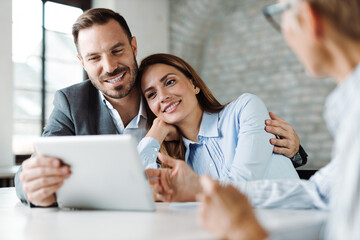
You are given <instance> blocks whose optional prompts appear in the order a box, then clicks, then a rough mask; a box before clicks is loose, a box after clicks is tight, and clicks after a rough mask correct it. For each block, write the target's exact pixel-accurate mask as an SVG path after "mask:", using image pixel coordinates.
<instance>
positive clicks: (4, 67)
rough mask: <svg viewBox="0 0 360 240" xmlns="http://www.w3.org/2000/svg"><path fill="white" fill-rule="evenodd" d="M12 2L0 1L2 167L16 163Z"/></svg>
mask: <svg viewBox="0 0 360 240" xmlns="http://www.w3.org/2000/svg"><path fill="white" fill-rule="evenodd" d="M11 2H12V1H11V0H2V1H0V33H1V35H0V36H1V37H0V53H1V54H0V76H1V79H0V111H1V120H0V167H4V166H11V165H13V163H14V157H13V155H12V149H11V145H12V133H13V124H12V120H13V119H12V118H13V110H12V107H13V69H12V68H13V66H12V59H11V24H12V18H11Z"/></svg>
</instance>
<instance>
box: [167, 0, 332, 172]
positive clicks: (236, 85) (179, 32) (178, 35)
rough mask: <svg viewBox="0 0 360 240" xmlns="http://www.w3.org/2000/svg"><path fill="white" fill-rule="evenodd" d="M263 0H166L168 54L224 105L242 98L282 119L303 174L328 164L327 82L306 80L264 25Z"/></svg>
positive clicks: (277, 36) (279, 38) (329, 83)
mask: <svg viewBox="0 0 360 240" xmlns="http://www.w3.org/2000/svg"><path fill="white" fill-rule="evenodd" d="M273 2H275V1H267V0H181V1H179V0H170V11H169V13H170V51H171V52H172V53H173V54H175V55H178V56H180V57H182V58H184V59H185V60H186V61H188V62H189V63H190V64H191V65H192V66H193V67H194V68H195V69H196V70H197V71H198V73H199V74H200V76H201V77H202V78H203V80H204V81H205V82H206V84H207V85H208V86H209V87H210V89H211V90H212V91H213V93H214V95H215V96H216V97H217V98H218V99H219V100H220V102H222V103H225V102H228V101H231V100H233V99H236V98H237V97H238V96H239V95H241V94H242V93H244V92H250V93H253V94H256V95H257V96H259V97H260V98H262V99H263V101H264V102H265V104H266V105H267V107H268V109H269V111H273V112H274V113H276V114H277V115H279V116H280V117H282V118H284V119H286V120H287V121H288V122H289V123H290V124H291V125H292V126H293V127H294V129H295V130H296V132H297V133H298V135H299V137H300V140H301V144H302V145H303V146H304V148H305V149H306V151H307V152H308V154H309V163H308V164H307V165H306V167H304V168H305V169H314V168H319V167H321V166H324V165H325V164H326V163H327V162H328V161H329V160H330V154H331V145H332V137H331V135H330V134H329V132H328V131H327V130H326V124H325V122H324V120H323V117H322V112H323V106H324V102H325V99H326V96H327V95H328V94H329V92H331V90H332V89H333V88H334V87H335V84H334V83H333V82H332V80H331V79H322V80H319V79H316V80H314V79H311V78H309V77H307V76H306V73H305V71H304V68H303V67H302V66H301V64H300V63H299V61H298V60H297V58H296V57H295V55H294V54H293V53H292V52H291V51H290V49H289V48H288V47H287V46H286V44H285V42H284V40H283V38H282V36H281V35H280V34H279V33H278V32H276V31H275V30H274V29H273V28H272V27H271V26H270V25H269V24H268V23H267V21H266V20H265V18H264V17H263V15H262V13H261V9H262V7H263V6H265V5H267V4H271V3H273Z"/></svg>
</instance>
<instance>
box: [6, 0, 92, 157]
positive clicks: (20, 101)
mask: <svg viewBox="0 0 360 240" xmlns="http://www.w3.org/2000/svg"><path fill="white" fill-rule="evenodd" d="M12 2H13V7H12V9H13V36H12V37H13V38H12V39H13V40H12V41H13V49H12V51H13V55H12V58H13V64H14V135H13V152H14V154H16V155H22V154H29V153H32V152H33V149H32V139H33V138H34V137H38V136H40V135H41V133H42V129H43V127H44V126H45V124H46V121H47V119H48V118H49V116H50V113H51V111H52V109H53V105H52V101H53V97H54V93H55V91H56V90H58V89H60V88H63V87H66V86H69V85H72V84H75V83H78V82H81V81H83V79H84V71H83V69H82V67H81V64H80V62H79V61H78V60H77V59H76V48H75V45H74V42H73V38H72V35H71V27H72V24H73V23H74V21H75V20H76V19H77V17H78V16H79V15H80V14H81V13H82V12H83V10H82V9H87V8H89V7H90V1H69V0H68V1H65V0H64V1H59V0H58V1H46V0H43V1H41V0H13V1H12ZM62 3H64V4H62Z"/></svg>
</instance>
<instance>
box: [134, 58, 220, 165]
mask: <svg viewBox="0 0 360 240" xmlns="http://www.w3.org/2000/svg"><path fill="white" fill-rule="evenodd" d="M155 64H165V65H168V66H172V67H174V68H176V69H177V70H179V71H180V72H182V73H183V74H184V75H185V76H186V77H187V78H188V79H189V81H192V83H193V84H194V85H195V86H196V87H198V88H199V89H200V92H199V93H198V94H197V95H196V98H197V100H198V101H199V105H200V107H201V109H202V110H203V111H206V112H210V113H217V112H220V111H221V110H222V109H223V108H224V107H225V106H226V105H222V104H220V103H219V101H218V100H216V98H215V97H214V95H213V94H212V93H211V91H210V89H209V88H208V87H207V86H206V84H205V83H204V81H203V80H202V79H201V78H200V76H199V75H198V74H197V73H196V71H195V70H194V69H193V68H192V67H191V66H190V65H189V64H188V63H187V62H185V61H184V60H183V59H181V58H179V57H177V56H174V55H171V54H165V53H158V54H153V55H150V56H148V57H146V58H145V59H143V60H142V61H141V64H140V67H139V71H138V74H137V79H136V84H137V87H138V88H139V91H140V92H141V93H142V90H141V79H142V77H143V75H144V74H145V72H146V71H147V70H148V69H149V67H151V66H153V65H155ZM145 108H146V112H147V127H148V128H149V129H150V128H151V126H152V123H153V121H154V119H155V118H156V116H155V114H154V113H153V112H152V111H151V110H150V108H149V105H148V104H147V103H146V104H145ZM160 152H161V153H164V154H166V155H169V156H171V157H173V158H176V159H182V160H185V146H184V143H183V142H182V139H180V140H179V141H172V142H168V141H164V142H163V144H162V145H161V148H160Z"/></svg>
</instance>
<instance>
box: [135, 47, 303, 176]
mask: <svg viewBox="0 0 360 240" xmlns="http://www.w3.org/2000/svg"><path fill="white" fill-rule="evenodd" d="M137 83H138V86H139V88H140V90H141V92H142V93H143V95H144V98H145V99H146V101H147V106H146V108H147V110H148V111H147V112H148V125H149V128H150V130H149V132H148V134H147V135H146V137H145V138H144V139H143V140H142V141H141V142H140V144H139V146H138V149H139V152H140V155H141V158H142V160H143V163H144V165H145V167H146V168H157V164H156V159H157V154H158V151H159V150H160V151H161V152H165V153H166V154H168V155H170V156H172V157H175V158H178V159H183V160H185V161H186V163H187V164H188V165H189V166H190V167H191V168H192V169H193V170H194V171H195V172H196V173H197V174H199V175H204V174H208V175H210V176H211V177H212V178H214V179H220V180H245V181H249V180H256V179H284V178H298V175H297V173H296V171H295V169H294V167H293V165H292V163H291V161H290V160H289V159H288V158H286V157H285V156H283V155H278V154H274V153H273V146H272V145H271V144H270V142H269V141H270V138H272V137H274V136H273V135H272V134H270V133H267V132H265V130H264V128H265V120H266V119H268V118H269V115H268V110H267V109H266V106H265V105H264V103H263V102H262V101H261V99H259V98H258V97H257V96H255V95H253V94H249V93H245V94H243V95H241V96H240V97H239V98H238V99H237V100H235V101H233V102H231V103H229V104H227V105H221V104H220V103H219V102H218V101H217V100H216V99H215V97H214V96H213V95H212V93H211V91H210V90H209V88H208V87H207V86H206V84H205V83H204V82H203V81H202V79H201V78H200V77H199V75H198V74H197V73H196V72H195V70H194V69H193V68H192V67H191V66H190V65H189V64H187V63H186V62H185V61H184V60H182V59H180V58H178V57H176V56H173V55H170V54H154V55H151V56H149V57H147V58H145V59H144V60H143V61H142V62H141V65H140V67H139V73H138V79H137ZM176 132H179V133H180V134H181V140H180V143H179V142H176V141H175V142H171V141H169V140H171V139H174V138H175V139H176V136H175V137H174V135H176ZM166 138H167V139H166ZM165 139H166V140H167V141H164V140H165Z"/></svg>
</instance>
